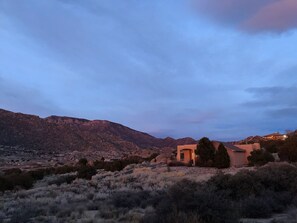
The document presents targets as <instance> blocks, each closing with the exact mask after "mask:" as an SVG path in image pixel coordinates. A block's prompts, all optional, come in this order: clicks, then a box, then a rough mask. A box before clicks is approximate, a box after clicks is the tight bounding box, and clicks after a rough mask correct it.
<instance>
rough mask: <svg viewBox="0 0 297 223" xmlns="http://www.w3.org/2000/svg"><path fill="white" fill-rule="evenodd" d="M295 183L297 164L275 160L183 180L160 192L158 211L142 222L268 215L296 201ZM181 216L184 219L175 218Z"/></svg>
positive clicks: (213, 221)
mask: <svg viewBox="0 0 297 223" xmlns="http://www.w3.org/2000/svg"><path fill="white" fill-rule="evenodd" d="M296 185H297V168H296V167H295V166H293V165H289V164H275V163H274V164H271V165H268V166H265V167H262V168H259V169H258V170H257V171H241V172H239V173H237V174H235V175H234V176H232V175H228V174H227V175H225V174H222V173H220V174H218V175H216V176H214V177H212V178H211V179H210V180H209V181H207V182H205V183H196V182H192V181H189V180H183V181H181V182H179V183H177V184H175V185H174V186H172V187H171V188H169V189H168V191H167V192H166V193H160V196H159V201H158V202H156V204H154V205H153V206H154V207H155V210H156V211H155V213H154V214H148V215H146V216H145V217H144V219H143V222H156V223H157V222H164V223H171V222H187V221H189V222H191V221H192V219H196V220H197V221H198V222H203V223H227V222H228V223H232V222H239V219H240V218H267V217H270V216H271V215H272V214H274V213H281V212H284V211H285V210H286V209H288V208H289V207H292V206H293V205H296V202H295V201H296V199H294V198H296V196H297V186H296ZM146 199H147V198H146ZM155 199H156V198H155ZM181 216H183V217H185V219H184V220H181V219H180V221H179V220H176V219H179V218H180V217H181ZM188 217H189V219H188ZM192 222H193V221H192Z"/></svg>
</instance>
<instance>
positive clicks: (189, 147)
mask: <svg viewBox="0 0 297 223" xmlns="http://www.w3.org/2000/svg"><path fill="white" fill-rule="evenodd" d="M196 148H197V144H190V145H180V146H177V155H176V159H177V161H180V162H184V163H186V164H188V163H189V162H190V160H191V159H192V160H193V164H195V157H196V155H195V150H196ZM182 150H188V151H185V152H184V155H185V156H184V160H181V159H180V153H181V151H182Z"/></svg>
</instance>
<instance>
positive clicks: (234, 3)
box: [0, 0, 297, 141]
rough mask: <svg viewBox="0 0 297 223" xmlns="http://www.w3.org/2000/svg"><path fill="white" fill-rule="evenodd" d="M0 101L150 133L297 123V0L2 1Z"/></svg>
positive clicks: (253, 129) (242, 132)
mask: <svg viewBox="0 0 297 223" xmlns="http://www.w3.org/2000/svg"><path fill="white" fill-rule="evenodd" d="M0 108H3V109H7V110H11V111H14V112H22V113H29V114H35V115H39V116H41V117H46V116H50V115H61V116H72V117H80V118H87V119H92V120H93V119H101V120H110V121H113V122H117V123H121V124H123V125H126V126H129V127H131V128H134V129H137V130H140V131H143V132H147V133H149V134H152V135H154V136H156V137H167V136H170V137H174V138H180V137H188V136H189V137H193V138H195V139H199V138H200V137H203V136H207V137H209V138H211V139H216V140H225V141H227V140H237V139H241V138H245V137H247V136H250V135H265V134H268V133H271V132H276V131H280V132H284V131H285V130H293V129H297V119H296V115H297V3H296V0H261V1H259V0H241V1H238V0H175V1H173V0H162V1H160V0H150V1H146V0H125V1H123V0H0Z"/></svg>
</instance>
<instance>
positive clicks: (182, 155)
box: [176, 141, 261, 167]
mask: <svg viewBox="0 0 297 223" xmlns="http://www.w3.org/2000/svg"><path fill="white" fill-rule="evenodd" d="M212 143H213V146H214V147H215V149H216V150H217V149H218V148H219V145H220V143H222V144H223V145H224V146H225V148H226V150H227V152H228V155H229V157H230V166H231V167H242V166H246V165H247V164H248V159H247V158H248V157H249V156H250V154H251V152H252V151H253V150H258V149H261V147H260V144H259V143H254V144H245V145H238V144H232V143H224V142H218V141H213V142H212ZM198 146H199V145H198V144H190V145H178V146H177V156H176V159H177V161H180V162H183V163H185V164H189V163H193V164H194V165H195V163H196V162H197V160H198V159H199V157H198V156H197V155H196V154H195V150H196V149H197V147H198Z"/></svg>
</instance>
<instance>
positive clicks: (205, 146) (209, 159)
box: [195, 137, 216, 167]
mask: <svg viewBox="0 0 297 223" xmlns="http://www.w3.org/2000/svg"><path fill="white" fill-rule="evenodd" d="M215 151H216V150H215V148H214V146H213V144H212V142H211V141H210V140H209V139H208V138H206V137H204V138H202V139H200V140H199V143H198V145H197V149H196V150H195V153H196V155H198V156H199V159H198V162H197V165H198V166H204V167H211V166H213V163H214V157H215Z"/></svg>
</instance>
